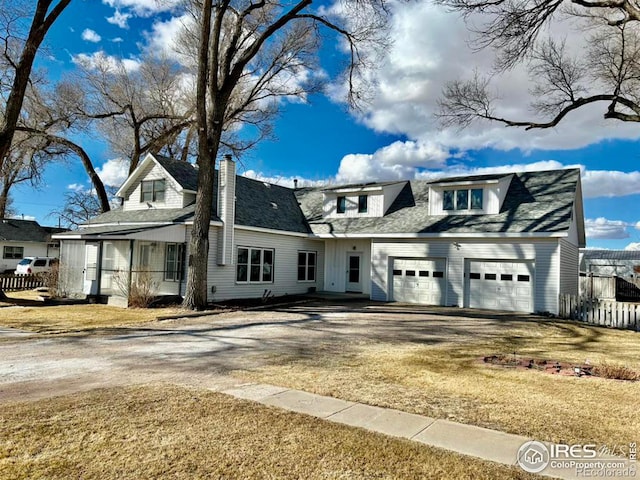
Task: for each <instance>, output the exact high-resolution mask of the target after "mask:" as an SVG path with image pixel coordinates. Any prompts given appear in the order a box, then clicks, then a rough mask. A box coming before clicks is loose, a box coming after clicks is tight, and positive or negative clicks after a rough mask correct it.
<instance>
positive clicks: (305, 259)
mask: <svg viewBox="0 0 640 480" xmlns="http://www.w3.org/2000/svg"><path fill="white" fill-rule="evenodd" d="M298 281H299V282H315V281H316V252H303V251H300V252H298Z"/></svg>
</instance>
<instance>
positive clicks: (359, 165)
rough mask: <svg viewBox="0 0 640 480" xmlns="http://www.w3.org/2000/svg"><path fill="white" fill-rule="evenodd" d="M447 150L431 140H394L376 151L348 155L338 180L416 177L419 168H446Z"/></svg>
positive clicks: (343, 181)
mask: <svg viewBox="0 0 640 480" xmlns="http://www.w3.org/2000/svg"><path fill="white" fill-rule="evenodd" d="M448 156H449V155H448V152H447V151H445V150H442V149H441V148H440V147H439V146H438V145H436V144H434V143H432V142H412V141H407V142H399V141H398V142H394V143H392V144H391V145H387V146H386V147H383V148H380V149H378V150H376V151H375V152H374V153H373V154H349V155H346V156H345V157H344V158H343V159H342V160H341V162H340V167H339V168H338V173H337V175H336V181H337V182H338V183H349V182H363V181H373V180H400V179H406V178H414V177H415V175H416V168H417V167H423V168H437V167H444V166H445V161H446V159H447V157H448Z"/></svg>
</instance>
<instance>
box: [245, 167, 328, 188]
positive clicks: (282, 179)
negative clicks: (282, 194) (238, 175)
mask: <svg viewBox="0 0 640 480" xmlns="http://www.w3.org/2000/svg"><path fill="white" fill-rule="evenodd" d="M242 176H243V177H247V178H252V179H254V180H259V181H261V182H266V183H271V184H273V185H280V186H282V187H289V188H293V187H294V186H295V180H297V181H298V188H301V187H317V186H322V185H326V184H327V183H329V182H330V181H328V180H310V179H308V178H301V177H286V176H269V175H264V174H263V173H261V172H257V171H255V170H247V171H245V172H244V173H243V174H242Z"/></svg>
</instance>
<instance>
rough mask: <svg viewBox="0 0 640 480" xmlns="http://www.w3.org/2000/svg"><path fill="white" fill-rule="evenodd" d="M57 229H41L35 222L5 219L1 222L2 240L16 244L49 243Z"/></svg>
mask: <svg viewBox="0 0 640 480" xmlns="http://www.w3.org/2000/svg"><path fill="white" fill-rule="evenodd" d="M54 230H60V231H63V230H64V229H58V228H55V227H41V226H40V224H38V222H36V221H33V220H18V219H12V218H11V219H4V220H1V221H0V240H4V241H15V242H47V241H48V240H49V238H50V237H51V233H54V232H53V231H54Z"/></svg>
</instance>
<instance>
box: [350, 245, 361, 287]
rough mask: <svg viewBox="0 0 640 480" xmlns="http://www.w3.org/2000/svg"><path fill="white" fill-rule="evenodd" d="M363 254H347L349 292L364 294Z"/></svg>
mask: <svg viewBox="0 0 640 480" xmlns="http://www.w3.org/2000/svg"><path fill="white" fill-rule="evenodd" d="M361 270H362V254H361V253H349V254H347V292H362V271H361Z"/></svg>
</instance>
